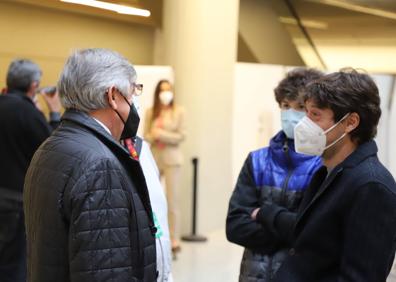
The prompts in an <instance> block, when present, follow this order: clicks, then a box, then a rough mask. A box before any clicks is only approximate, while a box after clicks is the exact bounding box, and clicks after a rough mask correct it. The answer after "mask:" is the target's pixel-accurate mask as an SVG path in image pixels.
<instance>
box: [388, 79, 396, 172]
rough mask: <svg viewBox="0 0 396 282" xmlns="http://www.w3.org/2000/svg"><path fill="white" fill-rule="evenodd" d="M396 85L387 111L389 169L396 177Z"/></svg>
mask: <svg viewBox="0 0 396 282" xmlns="http://www.w3.org/2000/svg"><path fill="white" fill-rule="evenodd" d="M395 124H396V87H394V89H393V98H392V105H391V108H390V112H389V134H388V141H389V147H388V148H389V153H388V156H389V170H390V171H391V173H392V174H393V177H396V146H395V140H396V126H395Z"/></svg>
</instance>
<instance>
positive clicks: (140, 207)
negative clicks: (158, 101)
mask: <svg viewBox="0 0 396 282" xmlns="http://www.w3.org/2000/svg"><path fill="white" fill-rule="evenodd" d="M135 81H136V72H135V70H134V68H133V66H132V65H131V64H130V63H129V62H128V61H127V60H126V59H125V58H123V57H121V56H120V55H119V54H118V53H115V52H113V51H110V50H105V49H86V50H81V51H77V52H75V53H74V54H73V55H71V56H70V57H69V59H68V60H67V62H66V65H65V67H64V69H63V72H62V74H61V76H60V79H59V82H58V88H59V93H60V95H61V100H62V103H63V106H64V107H65V108H66V113H65V114H64V116H63V118H62V123H61V125H60V126H59V127H58V130H57V131H56V132H54V133H53V134H52V136H51V137H50V138H48V140H47V141H46V142H45V143H44V144H43V145H42V146H40V148H39V149H38V150H37V152H36V154H35V155H34V157H33V160H32V162H31V165H30V167H29V170H28V173H27V175H26V180H25V196H24V207H25V211H26V212H25V217H26V228H27V230H26V233H27V242H28V281H30V282H36V281H40V282H43V281H147V282H149V281H150V282H152V281H155V280H156V251H155V238H154V235H155V233H156V229H155V227H154V224H153V219H152V211H151V204H150V200H149V195H148V191H147V187H146V182H145V178H144V175H143V172H142V169H141V167H140V164H139V162H138V161H137V160H135V159H134V158H133V157H131V156H130V153H129V152H128V150H126V149H125V148H124V147H123V146H121V145H120V143H119V141H120V140H121V139H124V138H131V137H134V136H135V135H136V130H137V125H138V123H139V117H138V115H137V112H136V109H135V108H134V106H133V104H132V100H133V96H134V95H136V94H139V92H140V91H141V88H142V86H141V85H138V84H136V83H135Z"/></svg>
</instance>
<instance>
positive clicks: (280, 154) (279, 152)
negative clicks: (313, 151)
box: [269, 130, 319, 168]
mask: <svg viewBox="0 0 396 282" xmlns="http://www.w3.org/2000/svg"><path fill="white" fill-rule="evenodd" d="M269 147H270V150H271V154H272V159H273V160H274V161H275V162H276V163H278V164H279V165H280V166H281V167H285V168H294V167H298V166H300V165H301V164H302V163H305V162H307V161H308V160H313V159H315V158H316V159H317V158H319V157H316V156H314V157H312V156H308V155H303V154H299V153H297V152H296V150H295V147H294V140H293V139H288V138H287V137H286V134H285V133H284V132H283V131H282V130H281V131H279V132H278V133H277V134H276V135H275V136H274V137H273V138H272V139H271V141H270V145H269ZM286 148H288V152H287V154H286V151H285V149H286Z"/></svg>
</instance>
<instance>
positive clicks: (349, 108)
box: [304, 68, 381, 144]
mask: <svg viewBox="0 0 396 282" xmlns="http://www.w3.org/2000/svg"><path fill="white" fill-rule="evenodd" d="M307 100H311V101H313V102H314V103H315V104H316V106H318V107H319V108H322V109H324V108H327V109H330V110H331V111H332V112H333V114H334V121H335V122H337V121H339V120H340V119H341V118H342V117H344V116H345V115H346V114H348V113H357V114H358V115H359V117H360V123H359V125H358V127H357V128H355V130H353V131H352V132H351V138H352V140H355V141H357V143H358V144H362V143H364V142H367V141H369V140H371V139H373V138H374V137H375V136H376V134H377V126H378V122H379V119H380V117H381V108H380V96H379V92H378V88H377V85H376V84H375V82H374V81H373V79H372V78H371V77H370V76H369V75H368V74H366V73H363V72H358V71H357V70H355V69H353V68H344V69H341V70H340V71H339V72H335V73H331V74H328V75H325V76H323V77H322V78H320V79H318V80H316V81H313V82H311V83H309V84H308V86H307V88H306V93H305V94H304V101H307Z"/></svg>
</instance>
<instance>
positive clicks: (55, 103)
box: [42, 91, 62, 113]
mask: <svg viewBox="0 0 396 282" xmlns="http://www.w3.org/2000/svg"><path fill="white" fill-rule="evenodd" d="M42 96H43V98H44V101H45V102H46V104H47V106H48V109H49V110H50V112H56V113H59V112H60V111H61V107H62V106H61V102H60V100H59V95H58V91H56V92H55V93H54V94H46V93H42Z"/></svg>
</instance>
